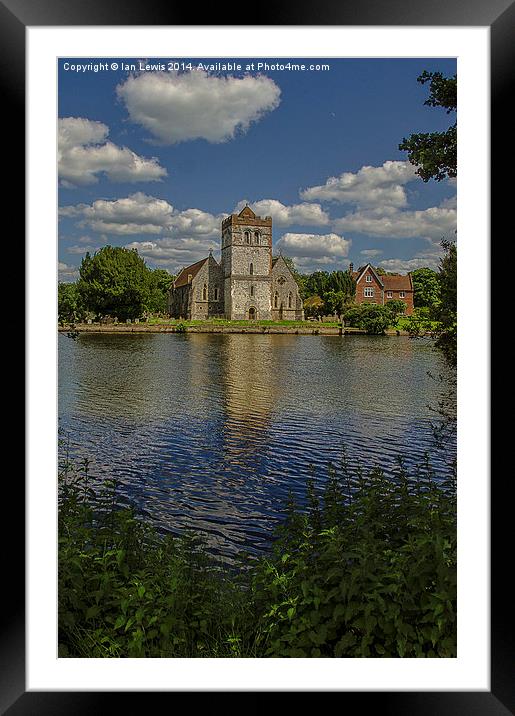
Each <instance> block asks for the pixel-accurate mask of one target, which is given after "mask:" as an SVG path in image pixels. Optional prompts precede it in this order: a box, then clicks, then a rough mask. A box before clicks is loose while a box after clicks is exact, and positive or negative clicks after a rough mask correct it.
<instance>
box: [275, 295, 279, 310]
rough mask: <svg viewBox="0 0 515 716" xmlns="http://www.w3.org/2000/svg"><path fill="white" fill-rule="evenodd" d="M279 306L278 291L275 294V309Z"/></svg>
mask: <svg viewBox="0 0 515 716" xmlns="http://www.w3.org/2000/svg"><path fill="white" fill-rule="evenodd" d="M278 304H279V294H278V293H277V291H276V292H275V293H274V308H277V306H278Z"/></svg>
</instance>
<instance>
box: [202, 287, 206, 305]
mask: <svg viewBox="0 0 515 716" xmlns="http://www.w3.org/2000/svg"><path fill="white" fill-rule="evenodd" d="M202 300H203V301H207V285H206V284H204V288H203V289H202Z"/></svg>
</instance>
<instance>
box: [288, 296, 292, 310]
mask: <svg viewBox="0 0 515 716" xmlns="http://www.w3.org/2000/svg"><path fill="white" fill-rule="evenodd" d="M291 302H292V295H291V293H289V294H288V308H291Z"/></svg>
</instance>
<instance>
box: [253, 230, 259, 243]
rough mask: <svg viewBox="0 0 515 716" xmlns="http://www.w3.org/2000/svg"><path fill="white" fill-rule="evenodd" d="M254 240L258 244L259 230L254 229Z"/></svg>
mask: <svg viewBox="0 0 515 716" xmlns="http://www.w3.org/2000/svg"><path fill="white" fill-rule="evenodd" d="M254 242H255V243H256V244H259V231H254Z"/></svg>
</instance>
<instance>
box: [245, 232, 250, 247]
mask: <svg viewBox="0 0 515 716" xmlns="http://www.w3.org/2000/svg"><path fill="white" fill-rule="evenodd" d="M244 236H245V243H246V244H250V231H246V232H245V234H244Z"/></svg>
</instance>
